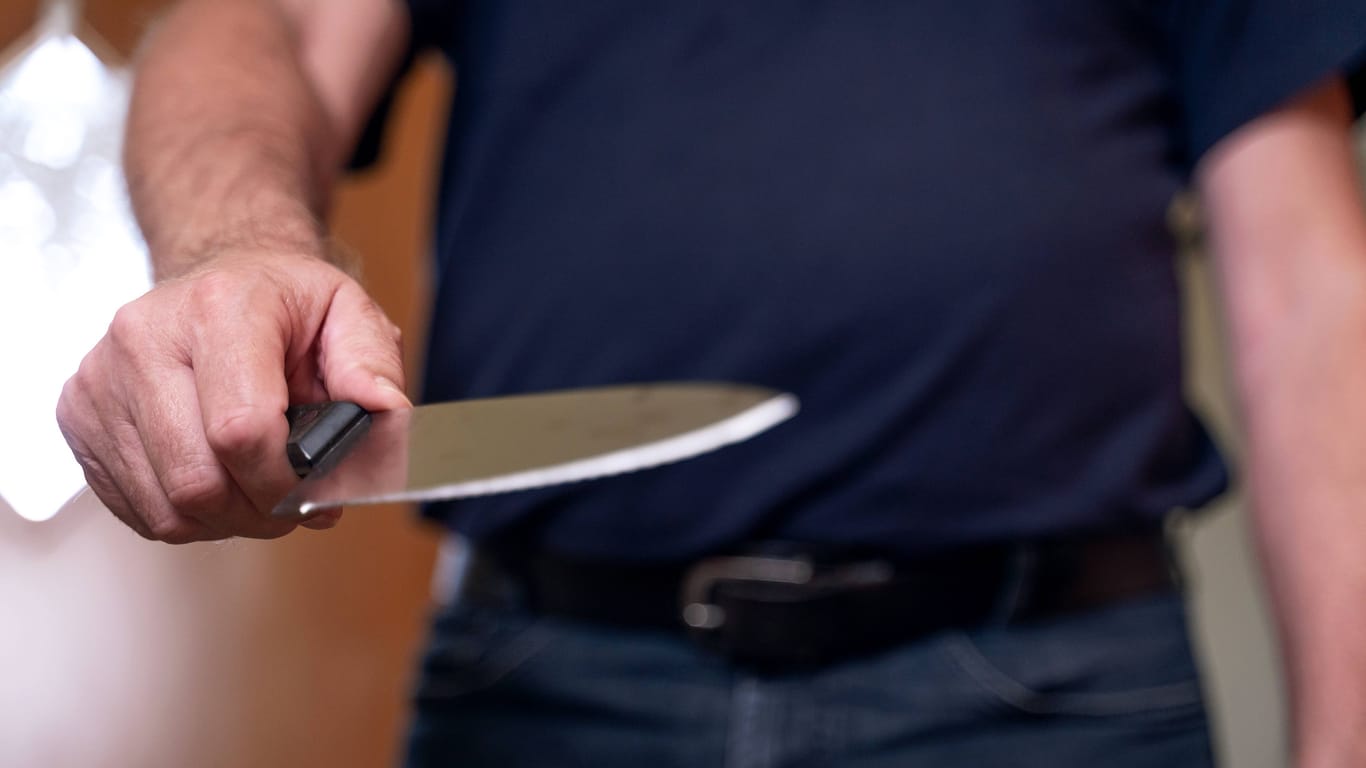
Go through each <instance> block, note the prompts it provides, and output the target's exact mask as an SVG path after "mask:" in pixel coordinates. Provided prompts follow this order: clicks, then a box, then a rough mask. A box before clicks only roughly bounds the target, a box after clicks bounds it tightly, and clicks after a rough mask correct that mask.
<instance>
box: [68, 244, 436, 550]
mask: <svg viewBox="0 0 1366 768" xmlns="http://www.w3.org/2000/svg"><path fill="white" fill-rule="evenodd" d="M402 386H403V365H402V360H401V356H400V352H399V333H398V328H397V326H395V325H394V324H393V323H391V322H390V321H389V319H388V318H387V317H385V315H384V313H383V311H381V310H380V308H379V307H378V306H377V305H376V304H375V303H374V302H373V301H371V300H370V297H369V296H367V295H366V294H365V292H364V291H363V290H362V289H361V288H360V286H359V285H357V284H356V283H355V281H353V280H352V279H351V278H349V277H347V276H346V275H345V274H344V273H342V272H341V271H340V270H338V269H337V268H335V267H333V266H331V265H330V264H327V263H326V262H324V261H321V260H320V259H316V258H312V257H307V256H281V255H279V254H270V253H259V252H257V253H241V254H235V255H233V256H230V257H226V258H217V259H215V260H213V261H211V262H207V263H204V264H202V265H201V266H200V267H199V268H198V269H196V270H194V271H193V272H191V273H189V274H186V275H184V276H181V277H178V278H174V279H171V280H168V281H166V282H163V283H161V284H160V285H158V286H157V287H156V288H155V289H153V290H152V291H151V292H149V293H148V294H146V295H145V296H143V297H142V298H140V299H138V300H137V301H134V302H132V303H131V304H128V305H127V306H125V307H123V308H122V309H121V310H119V312H118V314H117V315H116V316H115V318H114V322H113V323H112V324H111V325H110V327H109V332H108V334H106V335H105V337H104V339H103V340H101V341H100V343H99V344H98V345H97V346H96V347H95V349H94V350H92V351H91V352H90V354H89V355H88V356H86V358H85V360H84V362H82V364H81V367H80V370H79V372H77V374H76V375H75V376H74V377H72V378H71V380H70V381H69V382H67V385H66V388H65V390H64V391H63V392H62V398H61V401H60V403H59V405H58V410H57V419H58V422H59V424H60V425H61V428H62V432H63V433H64V434H65V435H66V438H67V441H68V442H69V443H70V445H71V448H72V451H73V452H74V453H75V454H76V457H77V459H78V460H79V461H80V463H81V466H82V467H83V468H84V469H85V476H86V480H87V482H89V484H90V487H91V488H92V489H93V490H94V491H95V493H96V494H97V495H98V496H99V497H100V499H101V500H102V501H104V503H105V504H106V505H107V506H108V507H109V508H110V509H111V510H113V512H114V514H116V515H117V516H118V517H119V519H121V520H123V521H124V522H125V523H127V524H128V525H129V527H131V528H133V530H135V531H137V532H138V533H140V534H142V535H143V536H145V537H147V538H149V539H157V540H161V541H166V542H171V543H183V542H189V541H201V540H206V539H221V538H226V537H229V536H251V537H256V538H272V537H275V536H281V535H283V534H285V533H287V532H289V531H290V530H291V529H292V528H293V527H294V525H295V523H293V522H289V521H280V520H275V519H272V518H271V517H270V511H271V509H272V508H273V506H274V505H275V503H276V502H277V501H279V500H280V499H281V498H283V496H284V495H285V493H287V492H288V490H289V488H290V487H291V486H292V485H293V483H294V482H295V481H296V479H297V478H295V476H294V473H293V471H292V470H291V469H290V465H289V462H288V460H287V459H286V457H285V450H284V446H285V439H286V436H287V434H288V426H287V424H286V422H285V417H284V412H285V408H286V407H287V406H288V405H289V404H290V403H301V402H317V401H320V400H352V401H355V402H357V403H359V404H360V405H362V406H363V407H365V408H367V409H369V410H384V409H391V408H401V407H405V406H407V405H408V404H409V403H408V400H407V398H406V397H405V396H404V395H403V390H402ZM315 520H318V521H319V522H316V523H313V524H312V525H313V527H325V526H326V525H328V524H329V523H330V522H332V521H334V520H335V517H333V518H316V519H315Z"/></svg>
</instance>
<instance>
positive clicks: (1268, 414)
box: [1202, 84, 1366, 766]
mask: <svg viewBox="0 0 1366 768" xmlns="http://www.w3.org/2000/svg"><path fill="white" fill-rule="evenodd" d="M1349 116H1350V115H1349V112H1348V108H1347V100H1346V94H1345V91H1344V89H1342V88H1341V86H1340V84H1331V85H1328V86H1325V87H1324V88H1320V89H1317V90H1316V91H1315V92H1314V93H1312V94H1310V95H1308V96H1307V97H1306V98H1304V99H1302V100H1300V101H1298V102H1296V103H1294V104H1290V105H1287V107H1286V108H1284V109H1282V110H1280V111H1278V112H1277V113H1275V114H1272V115H1270V116H1268V117H1267V118H1263V119H1262V120H1261V121H1258V123H1256V124H1254V125H1252V126H1249V128H1247V129H1244V131H1243V133H1242V135H1240V136H1235V137H1234V138H1233V139H1231V140H1230V141H1229V142H1227V143H1226V145H1225V146H1224V147H1223V148H1222V149H1220V150H1217V151H1216V153H1215V155H1214V156H1213V157H1212V158H1209V159H1208V160H1207V162H1206V163H1205V167H1204V173H1203V179H1202V182H1203V184H1202V186H1203V187H1204V191H1205V193H1206V200H1207V205H1208V207H1209V214H1210V219H1211V222H1212V227H1213V235H1214V242H1215V245H1216V248H1217V250H1218V252H1219V256H1220V266H1221V273H1222V279H1223V284H1224V289H1225V293H1226V302H1227V304H1228V312H1229V317H1230V330H1231V335H1232V339H1233V347H1234V358H1235V363H1236V369H1237V373H1238V380H1239V387H1240V395H1241V399H1242V404H1243V410H1244V423H1245V431H1246V435H1247V442H1248V447H1249V456H1248V462H1247V468H1248V471H1247V476H1248V479H1249V485H1250V489H1251V492H1252V497H1253V503H1254V507H1255V515H1256V521H1257V524H1258V533H1259V541H1260V544H1261V550H1262V554H1263V558H1264V561H1265V564H1266V566H1267V575H1268V579H1269V582H1270V586H1271V590H1272V595H1273V598H1274V601H1275V604H1276V613H1277V617H1278V620H1279V624H1280V628H1281V637H1282V641H1283V644H1284V646H1285V647H1284V650H1285V657H1286V661H1287V667H1288V671H1289V682H1290V685H1291V693H1292V698H1293V705H1294V711H1295V719H1296V735H1297V754H1298V756H1299V758H1300V761H1301V764H1302V765H1314V766H1328V765H1343V766H1345V765H1360V764H1362V762H1363V761H1364V760H1366V442H1363V440H1364V439H1366V220H1364V219H1363V208H1362V201H1361V198H1360V194H1359V192H1358V188H1357V182H1356V178H1355V174H1354V173H1353V168H1352V162H1353V161H1352V152H1351V149H1350V144H1349V141H1348V135H1347V130H1346V126H1347V123H1348V120H1349Z"/></svg>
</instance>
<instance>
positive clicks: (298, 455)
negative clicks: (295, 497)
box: [285, 401, 370, 477]
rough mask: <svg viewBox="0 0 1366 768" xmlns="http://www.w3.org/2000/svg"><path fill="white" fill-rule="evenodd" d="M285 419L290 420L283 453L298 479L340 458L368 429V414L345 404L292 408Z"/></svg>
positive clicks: (353, 404)
mask: <svg viewBox="0 0 1366 768" xmlns="http://www.w3.org/2000/svg"><path fill="white" fill-rule="evenodd" d="M285 418H286V419H288V420H289V442H287V443H286V444H285V453H287V454H289V463H290V465H291V466H293V467H294V474H296V475H298V476H299V477H304V476H306V475H307V474H308V473H309V472H312V471H313V470H314V469H317V467H318V465H319V464H322V463H323V462H324V461H327V460H328V459H329V458H331V457H332V456H340V455H341V454H342V453H343V452H344V451H345V450H346V448H347V447H348V446H349V445H350V444H351V443H352V441H354V440H355V439H356V438H358V437H360V436H361V435H362V434H364V433H365V430H366V428H367V427H369V426H370V414H369V412H368V411H366V410H365V409H364V408H362V407H360V406H359V405H356V404H355V403H348V402H345V401H336V402H330V403H313V404H311V405H295V406H291V407H290V408H289V410H287V411H285Z"/></svg>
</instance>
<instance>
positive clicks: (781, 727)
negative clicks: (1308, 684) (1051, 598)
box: [407, 595, 1212, 768]
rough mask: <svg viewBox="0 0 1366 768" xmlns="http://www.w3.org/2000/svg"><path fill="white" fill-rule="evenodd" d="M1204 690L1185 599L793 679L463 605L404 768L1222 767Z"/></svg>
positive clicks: (423, 690)
mask: <svg viewBox="0 0 1366 768" xmlns="http://www.w3.org/2000/svg"><path fill="white" fill-rule="evenodd" d="M1196 674H1197V673H1196V666H1195V663H1194V661H1193V659H1192V655H1191V649H1190V645H1189V642H1188V640H1187V633H1186V622H1185V613H1184V607H1183V604H1182V601H1181V599H1180V598H1179V597H1178V596H1176V595H1160V596H1155V597H1150V598H1144V599H1139V600H1133V601H1129V602H1125V603H1121V604H1116V605H1113V606H1110V607H1107V608H1105V609H1103V610H1099V611H1094V612H1090V613H1086V614H1081V615H1075V616H1068V617H1065V618H1061V619H1056V620H1050V621H1047V622H1042V623H1036V624H1018V625H1009V624H1005V625H1002V626H994V627H984V628H979V629H973V630H966V631H950V632H945V633H941V634H937V635H934V636H931V637H926V638H924V639H922V640H920V641H917V642H914V643H911V644H908V645H905V646H902V647H900V648H897V649H894V650H891V651H888V652H885V653H882V654H880V655H877V656H872V657H868V658H863V659H858V660H853V661H849V662H845V663H841V664H837V665H835V666H831V667H828V668H825V669H821V670H819V671H815V672H811V673H803V674H790V675H782V676H760V675H755V674H752V673H749V672H747V671H745V670H743V669H737V668H735V667H733V666H731V665H729V664H727V663H726V662H725V661H723V660H721V659H718V658H716V657H714V656H712V655H709V654H708V653H707V652H705V651H703V650H700V649H698V648H697V647H695V646H694V645H693V644H692V642H691V641H689V640H688V639H687V638H686V637H685V636H684V635H682V634H670V633H667V632H657V631H634V630H623V629H619V628H610V627H602V626H590V625H583V624H573V623H568V622H563V621H558V620H554V619H547V618H541V617H535V616H531V615H528V614H526V613H525V612H523V611H521V610H520V609H518V608H516V607H514V606H505V607H499V608H489V607H480V606H473V605H460V604H457V605H454V606H452V607H449V608H446V609H444V610H443V611H441V612H440V613H439V615H438V616H437V617H436V620H435V622H434V625H433V632H432V639H431V645H430V648H429V651H428V653H427V655H426V657H425V659H424V660H423V664H422V673H421V679H420V682H419V684H418V686H417V691H416V702H415V714H414V721H413V725H412V731H411V734H410V741H409V744H408V754H407V764H408V765H409V766H411V767H412V768H419V767H426V766H466V767H469V768H480V767H482V766H499V767H500V768H519V767H520V766H537V767H538V768H553V767H555V766H598V767H601V766H609V767H610V766H631V767H632V768H666V767H667V766H679V767H680V768H681V767H683V766H690V767H691V766H717V767H720V766H729V767H734V768H741V767H743V768H751V767H753V768H759V767H761V766H823V765H831V766H857V767H860V768H862V767H864V766H868V767H870V768H871V767H872V766H938V767H942V766H948V767H949V768H953V767H955V766H973V767H974V768H992V767H993V766H1012V767H1014V766H1049V768H1071V767H1072V766H1078V767H1080V766H1085V767H1086V768H1092V767H1093V766H1106V768H1127V767H1129V766H1134V767H1137V766H1145V767H1146V766H1160V767H1161V768H1186V767H1187V766H1208V765H1211V764H1212V759H1211V756H1210V740H1209V733H1208V727H1207V722H1206V717H1205V709H1204V705H1203V701H1202V698H1201V693H1200V686H1199V683H1198V681H1197V677H1196Z"/></svg>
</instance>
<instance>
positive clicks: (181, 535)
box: [147, 515, 198, 544]
mask: <svg viewBox="0 0 1366 768" xmlns="http://www.w3.org/2000/svg"><path fill="white" fill-rule="evenodd" d="M147 531H148V533H150V534H151V538H152V539H153V540H154V541H162V542H165V543H167V544H188V543H189V542H191V541H196V540H197V538H198V537H197V536H196V535H195V528H194V526H193V525H191V524H190V523H189V522H188V521H186V520H184V519H183V518H181V517H179V516H177V515H158V516H157V517H155V518H153V519H151V520H148V521H147Z"/></svg>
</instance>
